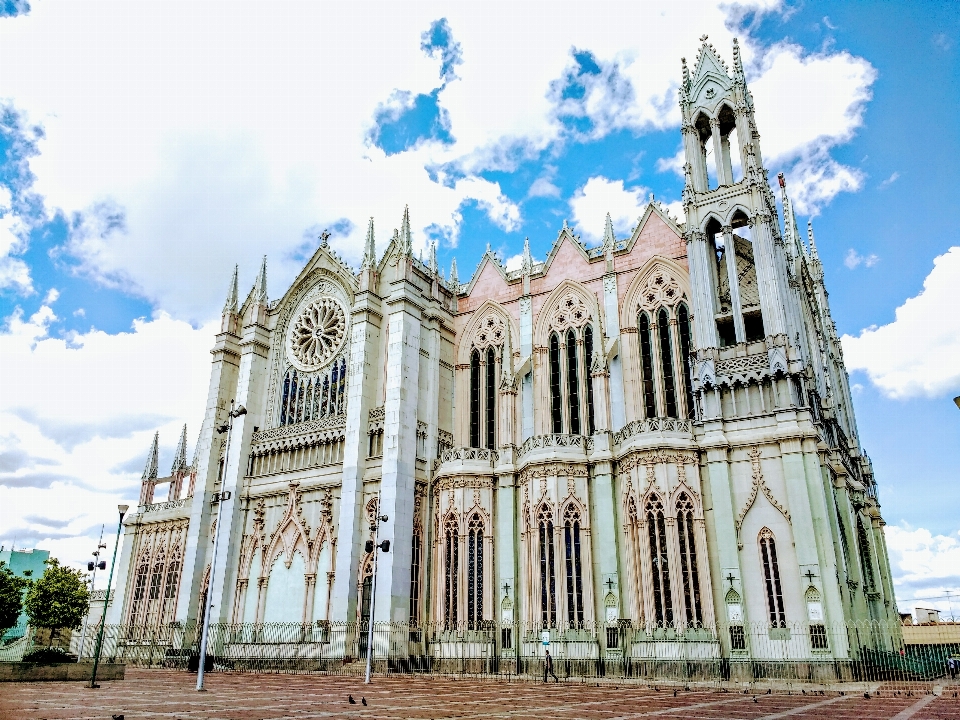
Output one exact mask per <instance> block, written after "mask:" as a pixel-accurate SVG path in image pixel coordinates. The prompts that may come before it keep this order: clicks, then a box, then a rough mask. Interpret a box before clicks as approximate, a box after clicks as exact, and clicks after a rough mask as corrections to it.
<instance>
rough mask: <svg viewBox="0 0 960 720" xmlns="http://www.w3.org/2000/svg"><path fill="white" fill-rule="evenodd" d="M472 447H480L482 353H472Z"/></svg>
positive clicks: (475, 351)
mask: <svg viewBox="0 0 960 720" xmlns="http://www.w3.org/2000/svg"><path fill="white" fill-rule="evenodd" d="M470 447H480V352H479V351H478V350H474V351H473V352H472V353H470Z"/></svg>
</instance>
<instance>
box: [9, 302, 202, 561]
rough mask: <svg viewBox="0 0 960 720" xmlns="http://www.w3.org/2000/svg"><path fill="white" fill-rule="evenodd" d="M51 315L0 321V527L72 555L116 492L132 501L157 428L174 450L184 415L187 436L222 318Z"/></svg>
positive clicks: (110, 514)
mask: <svg viewBox="0 0 960 720" xmlns="http://www.w3.org/2000/svg"><path fill="white" fill-rule="evenodd" d="M56 296H57V293H56V291H55V290H52V291H50V293H49V294H48V296H47V300H48V301H50V302H54V301H55V300H56ZM55 320H56V314H55V312H54V310H53V308H52V307H51V306H50V305H49V304H45V305H42V306H41V308H40V309H39V310H38V311H37V312H36V313H35V314H34V315H32V316H31V317H29V318H24V317H23V315H22V313H21V312H19V311H18V312H16V313H14V314H13V315H12V316H11V317H9V318H7V321H6V323H5V327H3V329H2V331H0V357H3V367H4V372H3V375H2V379H0V428H2V430H0V508H3V509H4V510H3V511H0V539H2V540H3V541H5V542H8V541H11V540H14V539H16V538H19V541H18V545H20V546H24V545H25V546H34V545H38V546H40V547H43V548H47V549H51V550H54V551H55V553H56V554H57V555H58V556H59V557H60V559H61V560H63V561H65V562H70V563H73V564H78V565H79V564H82V563H84V562H85V561H86V559H87V558H86V556H87V555H88V554H89V552H90V551H91V550H93V549H94V548H93V546H94V545H95V543H92V542H91V535H92V536H93V537H95V536H96V533H98V532H99V528H100V524H101V523H106V524H107V527H108V533H109V528H110V527H111V526H113V527H115V523H116V510H115V508H116V505H117V503H118V502H127V503H128V504H132V505H135V504H136V500H137V495H138V493H139V489H138V484H139V483H138V480H139V477H140V472H141V468H142V466H143V463H144V462H145V460H146V452H147V449H148V447H149V443H150V440H151V436H152V434H153V432H154V430H155V429H156V430H159V431H160V436H161V446H162V450H163V451H164V454H166V455H168V456H171V460H172V452H173V446H174V445H175V443H176V441H177V439H178V436H179V433H180V429H181V427H182V425H183V423H184V422H188V423H189V424H190V427H189V431H190V433H191V438H190V442H191V444H192V443H193V442H194V439H195V437H196V435H195V434H196V433H198V432H199V429H200V422H201V420H202V418H203V411H204V405H205V398H206V389H207V383H208V381H209V372H210V360H209V357H210V356H209V349H210V347H212V345H213V338H214V334H215V333H216V332H217V330H218V329H219V323H211V324H210V325H207V326H204V327H200V328H193V327H191V326H190V325H189V324H187V323H185V322H182V321H178V320H174V319H172V318H171V317H170V316H169V315H166V314H160V315H158V316H157V317H156V318H154V319H152V320H144V319H141V320H137V321H135V322H134V325H133V328H132V329H131V331H130V332H125V333H120V334H117V335H108V334H106V333H104V332H101V331H97V330H91V331H90V332H88V333H84V334H73V335H70V336H69V337H67V338H56V337H51V336H50V334H49V328H50V326H51V323H53V322H54V321H55ZM158 413H162V415H158ZM164 470H166V468H161V471H164Z"/></svg>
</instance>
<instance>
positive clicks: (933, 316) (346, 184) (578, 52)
mask: <svg viewBox="0 0 960 720" xmlns="http://www.w3.org/2000/svg"><path fill="white" fill-rule="evenodd" d="M702 34H708V35H709V37H710V41H711V42H712V43H713V44H714V45H715V46H716V47H717V48H718V49H719V50H720V52H721V54H722V55H723V56H724V57H726V58H728V59H729V57H730V53H731V50H730V48H731V42H732V38H733V37H735V36H736V37H739V39H740V44H741V47H742V49H743V54H744V58H745V63H746V66H747V75H748V81H749V83H750V87H751V89H752V91H753V93H754V97H755V100H756V105H757V121H758V125H759V130H760V133H761V146H762V148H763V153H764V158H765V160H766V162H767V166H768V168H769V170H770V171H771V173H774V174H775V173H777V172H780V171H782V172H784V173H785V174H786V176H787V178H788V183H789V189H790V192H791V196H792V197H793V198H794V200H795V204H796V207H797V210H798V213H799V214H800V215H801V224H805V221H806V218H807V217H813V218H814V226H815V229H816V233H817V240H818V247H819V249H820V252H821V256H822V258H823V261H824V265H825V270H826V279H827V285H828V288H829V290H830V292H831V297H830V301H831V306H832V310H833V314H834V318H835V320H836V322H837V326H838V328H839V330H840V332H841V334H842V335H843V342H844V349H845V354H846V360H847V364H848V367H849V368H850V370H851V372H852V381H853V382H854V383H855V385H854V392H855V403H856V406H857V408H856V409H857V412H858V422H859V428H860V434H861V437H862V440H863V443H864V445H865V447H866V450H867V452H868V453H869V454H870V456H871V457H872V459H873V461H874V466H875V469H876V473H877V478H878V481H879V484H880V493H881V502H882V504H883V511H884V515H885V517H886V520H887V523H888V525H887V536H888V543H889V545H890V549H891V560H892V562H893V566H894V572H895V574H896V576H897V587H898V593H899V598H900V601H901V605H902V609H904V610H909V609H912V608H913V606H914V604H915V603H914V599H915V598H937V597H941V596H943V594H944V592H945V591H947V590H958V589H960V571H958V570H957V568H960V513H958V512H957V510H958V507H960V489H958V484H957V483H956V482H955V478H956V477H957V473H956V467H957V465H958V463H960V451H958V450H960V411H958V410H957V408H956V407H955V406H954V405H953V403H952V402H951V398H952V397H953V396H954V395H957V394H960V362H958V359H960V313H957V311H956V308H957V307H958V304H960V231H958V223H957V221H956V218H955V217H954V215H953V213H951V212H950V211H951V210H952V209H953V208H955V207H956V200H955V196H954V192H955V188H956V187H958V186H960V169H958V167H960V166H958V163H957V162H956V158H957V157H958V156H960V137H958V135H960V132H958V127H960V126H958V124H957V121H956V118H957V111H958V109H960V108H958V101H957V99H956V92H955V88H956V87H958V81H960V64H958V60H957V54H958V50H960V48H958V45H957V42H958V41H957V38H958V37H960V20H958V15H957V14H956V13H955V12H953V11H952V10H951V7H950V4H949V3H923V2H911V3H902V4H897V3H872V2H847V3H843V4H842V5H841V4H837V3H830V2H823V3H821V2H812V1H797V0H794V1H791V2H787V3H783V2H778V1H777V0H756V1H755V2H745V3H743V4H730V3H711V2H676V1H675V0H658V1H655V0H648V1H646V2H643V3H625V2H613V3H603V2H591V3H584V2H571V3H564V2H551V3H543V2H527V3H524V2H509V3H496V2H484V3H430V2H416V3H398V2H391V3H375V2H366V3H365V2H352V3H342V4H341V3H333V2H323V3H317V2H309V3H290V2H277V3H269V4H267V5H264V4H263V3H256V4H254V3H243V2H231V3H219V2H189V3H181V2H173V1H171V0H165V1H164V2H158V3H147V2H138V3H129V2H86V1H84V0H69V1H67V2H56V1H54V0H30V1H29V2H24V1H23V0H6V1H5V2H0V68H3V71H2V72H0V364H2V368H0V369H2V372H0V543H3V544H5V545H6V546H7V547H9V546H10V544H11V543H14V542H15V543H16V546H17V547H18V548H20V547H41V548H47V549H50V550H51V551H53V553H54V554H55V555H57V556H59V557H60V558H61V559H62V560H64V561H66V562H70V563H75V564H80V563H83V562H85V561H86V559H87V556H88V553H89V552H90V551H91V550H93V549H94V546H95V545H96V537H97V535H98V534H99V532H100V527H101V524H103V523H106V524H107V525H108V530H107V532H108V533H110V532H111V531H112V527H111V526H112V525H113V523H115V519H116V514H115V506H116V504H117V502H119V501H127V502H130V503H131V504H135V502H136V498H137V493H138V487H139V477H140V473H141V471H142V467H143V464H144V461H145V455H146V451H147V447H148V446H149V443H150V439H151V436H152V433H153V432H154V430H159V431H160V438H161V466H162V467H161V470H162V471H165V470H166V469H167V468H166V467H165V466H169V465H170V463H171V462H172V456H173V448H174V444H175V443H176V440H177V437H178V435H179V432H180V428H181V427H182V425H183V424H184V423H187V425H188V428H189V434H190V440H191V444H192V442H193V441H194V438H195V434H196V431H197V430H198V429H199V423H200V421H201V419H202V412H203V406H204V403H205V393H206V384H207V380H208V371H209V354H208V351H209V348H210V347H211V345H212V340H213V334H214V331H215V327H216V326H217V325H218V318H219V311H220V308H221V307H222V304H223V299H224V296H225V293H226V287H227V283H228V280H229V276H230V273H231V270H232V268H233V265H234V264H235V263H238V264H239V265H240V277H241V282H242V283H243V284H245V285H249V284H251V283H252V282H253V279H254V275H255V273H256V270H257V267H258V265H259V259H260V257H261V256H262V255H263V254H266V255H267V258H268V263H269V268H270V271H269V277H270V291H271V296H272V297H276V296H279V295H280V294H281V293H282V292H283V290H284V288H285V287H286V284H287V283H288V282H289V281H290V280H291V279H292V278H293V277H294V275H295V274H296V272H297V271H298V270H299V268H300V267H301V265H302V263H303V262H304V260H305V259H306V258H308V257H309V256H310V255H311V254H312V252H313V250H314V249H315V247H316V244H317V236H318V235H319V234H320V232H322V231H323V230H324V229H329V230H330V232H331V233H332V238H331V242H332V244H333V245H334V247H335V248H336V249H337V250H338V251H339V252H340V253H341V254H342V255H343V257H344V258H345V259H346V260H347V261H348V262H351V263H353V264H358V263H359V260H360V256H361V242H362V236H363V233H364V231H365V229H366V225H367V219H368V218H369V217H370V216H373V217H374V218H375V222H376V227H377V240H378V245H379V246H380V247H381V249H382V248H383V247H384V245H385V244H386V242H387V240H388V238H389V236H390V234H391V232H392V228H393V227H395V226H397V225H398V224H399V220H400V217H401V214H402V211H403V206H404V204H407V203H408V204H409V205H410V211H411V219H412V222H413V226H414V247H415V251H423V250H425V248H426V247H427V244H428V243H429V242H431V241H433V240H436V241H438V242H439V256H440V259H441V263H442V264H443V266H444V267H449V263H450V261H451V259H452V258H453V257H457V259H458V262H459V269H460V277H461V279H464V278H465V277H467V276H469V274H470V273H471V272H472V271H473V268H474V266H475V264H476V262H477V259H478V258H479V255H480V252H481V250H482V249H483V247H485V245H486V244H487V243H490V244H491V245H492V246H493V248H494V249H496V250H497V251H498V252H500V253H501V254H502V255H503V256H504V258H506V259H510V258H512V257H515V256H516V255H517V254H518V253H519V252H520V250H521V248H522V245H523V239H524V237H526V236H529V238H530V242H531V247H532V249H533V252H534V254H535V255H536V256H538V257H543V256H544V255H545V253H546V251H547V249H548V248H549V246H550V244H551V242H552V240H553V239H554V238H555V237H556V233H557V230H558V229H559V227H560V225H561V224H562V222H563V220H564V219H567V220H568V221H569V223H570V224H571V225H573V226H575V227H576V229H577V232H579V233H581V234H582V236H583V237H584V238H585V239H586V240H588V241H596V240H598V239H599V236H600V235H601V234H602V230H603V218H604V215H605V214H606V213H607V212H610V213H611V214H612V216H613V218H614V225H615V228H616V230H617V233H618V234H619V235H621V236H622V235H625V234H627V233H628V232H629V230H630V228H631V227H632V226H633V224H634V223H635V222H636V219H637V217H638V216H639V215H640V214H641V213H642V211H643V208H644V205H645V203H646V202H647V201H648V198H649V195H650V193H654V194H655V196H656V197H657V198H658V199H660V200H662V201H663V202H665V203H667V204H669V205H670V206H671V207H672V208H673V210H674V212H675V213H677V214H679V205H678V203H677V201H678V200H679V196H680V190H681V188H682V178H681V177H680V176H679V175H678V173H677V170H678V167H679V166H678V151H679V148H680V134H679V112H678V109H677V104H676V93H677V85H678V81H679V77H680V58H681V57H683V56H685V57H687V58H688V59H689V60H690V61H691V62H692V61H693V59H694V58H695V56H696V52H697V48H698V46H699V42H698V38H699V37H700V36H701V35H702ZM191 452H192V447H191ZM916 604H923V605H927V604H932V605H939V606H942V607H943V608H944V609H945V610H948V609H949V603H948V602H947V601H945V600H942V599H940V600H933V601H927V600H923V601H922V602H917V603H916ZM954 612H955V613H957V614H960V603H957V604H956V605H955V607H954Z"/></svg>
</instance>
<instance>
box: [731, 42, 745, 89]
mask: <svg viewBox="0 0 960 720" xmlns="http://www.w3.org/2000/svg"><path fill="white" fill-rule="evenodd" d="M733 72H734V75H735V76H736V78H737V79H738V80H742V79H743V61H742V60H741V59H740V43H738V42H737V39H736V38H734V39H733Z"/></svg>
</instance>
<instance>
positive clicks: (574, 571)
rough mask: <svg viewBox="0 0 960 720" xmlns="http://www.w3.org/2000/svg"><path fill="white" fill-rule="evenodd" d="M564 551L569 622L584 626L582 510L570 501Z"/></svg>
mask: <svg viewBox="0 0 960 720" xmlns="http://www.w3.org/2000/svg"><path fill="white" fill-rule="evenodd" d="M563 551H564V559H565V561H566V571H567V578H566V580H567V622H569V623H570V626H571V627H583V566H582V564H581V562H580V510H579V509H578V508H577V506H576V505H574V504H573V503H570V504H569V505H567V509H566V510H564V512H563Z"/></svg>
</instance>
